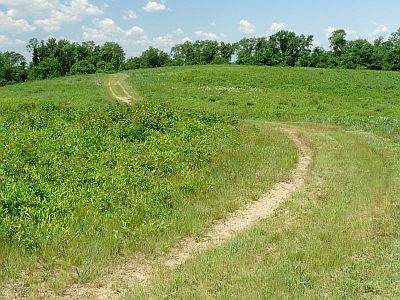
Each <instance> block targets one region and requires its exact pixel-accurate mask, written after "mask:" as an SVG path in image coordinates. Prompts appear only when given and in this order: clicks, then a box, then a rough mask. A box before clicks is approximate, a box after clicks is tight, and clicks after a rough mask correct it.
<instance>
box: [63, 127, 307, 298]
mask: <svg viewBox="0 0 400 300" xmlns="http://www.w3.org/2000/svg"><path fill="white" fill-rule="evenodd" d="M284 131H285V132H286V133H287V134H288V136H289V137H290V139H291V140H292V141H293V142H294V143H295V144H296V145H297V147H298V148H299V150H300V152H301V155H300V157H299V161H298V163H297V166H296V169H295V170H294V171H293V176H292V179H291V180H290V181H287V182H279V183H277V184H276V185H275V186H274V187H273V188H272V190H271V191H269V192H268V193H266V194H265V195H263V196H262V197H261V198H260V199H259V200H257V201H255V202H252V203H250V204H249V205H248V206H247V207H245V208H243V209H240V210H239V211H236V212H235V213H234V214H232V215H230V216H229V217H228V218H227V219H225V220H222V221H220V222H218V223H216V224H215V225H214V226H212V227H211V228H210V229H209V230H208V231H207V232H206V234H205V235H204V237H203V239H202V240H200V241H199V240H195V239H193V238H187V239H185V240H183V241H182V242H181V243H180V244H179V245H178V246H176V247H175V248H173V249H172V250H171V251H170V252H169V253H166V254H164V255H161V256H159V257H158V258H156V259H154V260H151V261H150V260H147V259H146V258H144V257H139V256H136V257H133V258H130V259H127V260H125V261H123V262H121V263H120V264H119V265H118V266H115V267H114V268H113V271H112V272H111V273H110V274H108V275H106V276H104V277H103V278H101V279H100V283H99V284H97V285H74V286H71V287H70V288H69V289H68V290H67V291H66V292H65V294H64V295H63V297H61V298H64V299H110V298H111V299H112V298H117V297H118V296H121V295H122V293H123V292H124V290H127V289H129V288H134V287H137V286H139V285H145V284H148V283H150V280H151V275H152V273H154V271H156V270H157V268H170V269H172V268H175V267H177V266H179V265H182V264H183V263H185V262H186V261H187V260H188V259H190V258H191V257H193V256H194V255H196V254H197V253H199V252H201V251H203V250H205V249H207V248H210V247H212V246H217V245H220V244H222V243H223V242H225V241H227V240H228V239H230V238H232V237H233V236H234V235H236V234H237V233H239V232H240V231H243V230H245V229H247V228H249V227H251V226H252V225H254V223H255V222H257V221H259V220H261V219H264V218H266V217H268V216H270V215H271V214H272V213H273V212H274V210H275V209H276V208H277V207H278V206H279V205H280V204H281V203H282V202H283V201H284V200H286V199H287V198H288V197H289V196H290V195H291V194H292V193H293V192H295V191H296V190H298V189H300V188H301V187H303V185H304V178H305V176H306V174H307V172H308V170H309V167H310V163H311V150H310V149H309V148H308V147H307V145H306V144H305V143H304V142H303V141H302V140H301V139H299V137H298V136H297V135H296V133H295V132H294V131H293V130H292V129H285V130H284Z"/></svg>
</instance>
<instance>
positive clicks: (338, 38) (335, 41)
mask: <svg viewBox="0 0 400 300" xmlns="http://www.w3.org/2000/svg"><path fill="white" fill-rule="evenodd" d="M346 35H347V34H346V31H345V30H344V29H338V30H335V31H333V32H332V34H331V36H330V37H329V42H330V44H331V49H332V50H333V52H334V53H335V54H342V52H343V50H344V48H345V47H346V44H347V41H346Z"/></svg>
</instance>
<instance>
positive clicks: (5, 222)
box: [0, 75, 297, 297]
mask: <svg viewBox="0 0 400 300" xmlns="http://www.w3.org/2000/svg"><path fill="white" fill-rule="evenodd" d="M99 80H103V81H104V80H106V78H105V77H103V76H98V75H95V76H88V77H79V76H78V77H67V78H64V79H55V80H46V81H40V82H32V83H27V84H23V85H15V86H11V87H6V88H2V89H0V102H1V103H2V106H1V109H0V140H1V145H2V146H1V148H0V178H1V181H0V196H1V202H0V204H1V207H0V214H1V218H0V220H1V228H0V279H1V280H2V281H4V280H6V279H7V278H10V277H14V278H18V277H19V276H20V272H19V271H20V270H21V268H22V269H24V270H25V274H26V275H25V277H24V278H22V280H24V284H25V285H24V286H25V289H20V290H19V292H22V293H24V292H27V293H28V294H29V293H30V292H32V286H31V284H35V283H37V282H42V281H45V282H47V283H48V284H50V286H51V288H53V289H56V290H58V291H61V290H62V288H63V285H64V284H67V283H68V282H71V281H85V280H90V279H93V278H94V277H96V276H97V275H98V273H101V272H103V271H104V266H106V265H107V264H109V263H110V260H112V259H114V258H117V257H118V256H119V255H127V254H130V253H132V252H134V251H142V252H145V253H152V252H155V251H157V250H160V249H167V248H168V247H170V246H171V245H174V244H175V243H176V242H177V241H178V240H180V239H181V238H182V237H184V236H187V235H200V234H201V232H203V231H204V230H205V228H207V227H208V226H209V225H210V224H211V223H212V222H213V220H215V219H219V218H222V217H224V216H226V215H227V214H228V213H229V212H231V211H233V210H235V209H237V208H238V207H240V206H242V205H243V204H244V203H245V202H248V201H250V200H252V199H256V198H257V197H258V196H259V195H260V194H261V193H263V192H264V191H265V190H267V189H268V188H269V187H271V186H272V185H273V184H274V183H275V182H276V181H277V180H280V179H282V178H286V177H287V176H288V174H289V172H290V170H291V168H292V167H293V165H294V163H295V161H296V159H297V150H296V149H295V147H294V145H293V144H292V143H291V142H290V141H288V139H287V138H286V137H285V135H284V134H282V133H280V132H279V131H277V130H274V129H273V128H271V126H267V125H261V124H260V125H254V124H248V123H243V124H236V122H233V121H232V120H230V119H224V118H219V117H218V118H216V117H215V116H214V115H212V114H209V113H188V112H184V111H179V110H174V109H170V108H168V107H165V106H159V105H141V106H134V107H132V108H126V107H123V106H118V105H116V104H115V103H114V102H110V101H108V100H107V99H108V98H109V97H108V96H107V94H106V91H105V89H104V88H103V87H101V88H100V85H99ZM32 91H33V92H32ZM55 272H56V274H55ZM32 296H33V297H36V296H37V294H35V292H34V291H33V294H32Z"/></svg>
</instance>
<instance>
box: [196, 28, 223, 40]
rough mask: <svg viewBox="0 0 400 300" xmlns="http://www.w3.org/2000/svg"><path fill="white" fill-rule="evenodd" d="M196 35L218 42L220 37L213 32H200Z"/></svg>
mask: <svg viewBox="0 0 400 300" xmlns="http://www.w3.org/2000/svg"><path fill="white" fill-rule="evenodd" d="M194 34H195V35H197V36H198V37H199V38H201V39H204V40H218V35H217V34H215V33H212V32H204V31H203V30H198V31H196V32H195V33H194Z"/></svg>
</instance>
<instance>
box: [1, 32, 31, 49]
mask: <svg viewBox="0 0 400 300" xmlns="http://www.w3.org/2000/svg"><path fill="white" fill-rule="evenodd" d="M26 44H27V43H26V41H22V40H19V39H11V38H9V37H7V36H5V35H0V45H1V46H2V47H4V46H5V47H16V46H25V45H26Z"/></svg>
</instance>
